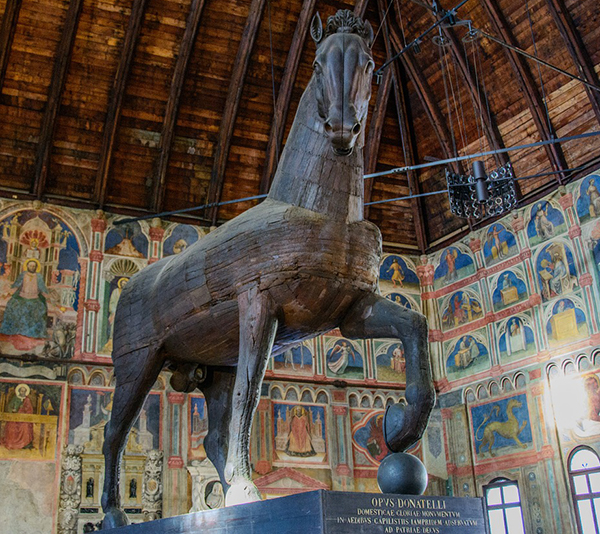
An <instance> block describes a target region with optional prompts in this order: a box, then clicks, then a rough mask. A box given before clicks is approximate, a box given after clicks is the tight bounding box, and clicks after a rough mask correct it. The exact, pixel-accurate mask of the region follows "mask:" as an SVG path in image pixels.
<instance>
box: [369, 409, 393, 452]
mask: <svg viewBox="0 0 600 534" xmlns="http://www.w3.org/2000/svg"><path fill="white" fill-rule="evenodd" d="M369 430H370V435H369V438H368V439H367V450H368V451H369V453H370V454H371V456H372V457H373V458H375V460H377V461H378V462H380V461H381V460H383V459H384V458H385V457H386V456H387V455H388V452H389V451H388V448H387V445H386V444H385V438H384V436H383V415H378V416H376V417H375V418H374V419H372V420H371V421H370V423H369Z"/></svg>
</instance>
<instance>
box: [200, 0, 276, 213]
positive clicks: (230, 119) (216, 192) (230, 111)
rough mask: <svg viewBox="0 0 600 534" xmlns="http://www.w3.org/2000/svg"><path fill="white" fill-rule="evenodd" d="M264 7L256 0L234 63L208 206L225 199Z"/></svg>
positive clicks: (215, 211)
mask: <svg viewBox="0 0 600 534" xmlns="http://www.w3.org/2000/svg"><path fill="white" fill-rule="evenodd" d="M264 7H265V0H252V3H251V4H250V11H249V14H248V18H247V20H246V26H245V27H244V32H243V34H242V39H241V41H240V45H239V47H238V51H237V55H236V58H235V63H234V64H233V72H232V74H231V80H230V82H229V90H228V93H227V100H226V101H225V109H224V111H223V116H222V118H221V127H220V128H219V137H218V140H217V145H216V147H215V156H214V162H213V168H212V172H211V176H210V184H209V188H208V202H207V203H208V204H215V203H218V202H219V201H220V200H221V193H222V192H223V183H224V182H225V168H226V167H227V159H228V157H229V149H230V148H231V136H232V134H233V128H234V126H235V119H236V116H237V111H238V108H239V105H240V100H241V98H242V90H243V88H244V78H245V77H246V71H247V70H248V64H249V62H250V55H251V53H252V48H253V46H254V41H255V40H256V36H257V34H258V29H259V26H260V21H261V19H262V14H263V10H264ZM209 213H210V216H209V218H210V219H211V220H212V222H213V225H214V224H216V222H217V216H218V213H219V207H218V206H213V207H212V208H210V212H209Z"/></svg>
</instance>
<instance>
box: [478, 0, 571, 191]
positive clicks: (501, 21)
mask: <svg viewBox="0 0 600 534" xmlns="http://www.w3.org/2000/svg"><path fill="white" fill-rule="evenodd" d="M481 5H482V6H483V8H484V9H485V11H486V12H487V14H488V17H489V19H490V21H491V23H492V26H493V27H494V29H495V30H496V32H497V33H498V34H499V35H500V36H501V37H502V39H503V40H504V41H506V42H507V43H508V44H510V45H512V46H514V47H518V46H519V43H518V42H517V40H516V38H515V36H514V33H513V31H512V29H511V28H510V26H509V24H508V22H507V20H506V18H505V16H504V14H503V13H502V11H501V10H500V7H499V6H498V3H497V1H496V0H481ZM504 52H505V53H506V57H507V58H508V61H509V63H510V65H511V67H512V69H513V72H514V74H515V77H516V79H517V83H518V84H519V87H520V89H521V92H522V93H523V96H524V97H525V100H526V102H527V105H528V107H529V111H530V112H531V116H532V118H533V122H534V123H535V126H536V128H537V130H538V133H539V134H540V138H541V140H542V141H548V140H550V139H551V138H553V137H556V135H555V132H554V128H553V127H552V124H551V123H550V122H549V119H547V117H546V108H545V106H544V102H543V100H542V98H541V96H540V93H539V91H538V88H537V86H536V84H535V81H534V78H533V75H532V73H531V70H530V68H529V65H527V63H526V61H525V59H524V58H523V56H521V55H520V54H517V53H516V52H514V51H513V50H509V49H507V48H504ZM544 148H545V150H546V154H547V156H548V159H549V160H550V164H551V165H552V168H553V169H554V170H555V171H564V170H565V169H568V168H569V166H568V165H567V162H566V160H565V156H564V154H563V152H562V148H561V147H560V145H557V144H551V145H546V146H545V147H544ZM556 177H557V181H558V183H562V182H563V181H564V179H565V175H564V173H562V172H560V173H558V174H557V175H556Z"/></svg>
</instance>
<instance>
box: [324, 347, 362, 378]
mask: <svg viewBox="0 0 600 534" xmlns="http://www.w3.org/2000/svg"><path fill="white" fill-rule="evenodd" d="M350 358H352V362H353V363H354V361H355V357H354V352H353V351H352V348H351V347H349V346H348V342H346V341H342V342H341V343H340V344H339V345H336V346H335V347H334V348H333V350H332V351H331V353H330V354H329V357H328V358H327V367H329V370H330V371H331V372H332V373H335V374H336V375H341V374H344V371H345V370H346V367H348V363H349V362H350Z"/></svg>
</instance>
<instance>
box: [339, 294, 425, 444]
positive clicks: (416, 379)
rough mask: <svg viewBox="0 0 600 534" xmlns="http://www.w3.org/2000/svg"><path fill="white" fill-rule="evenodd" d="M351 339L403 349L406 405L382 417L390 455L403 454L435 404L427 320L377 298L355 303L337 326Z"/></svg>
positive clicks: (419, 432)
mask: <svg viewBox="0 0 600 534" xmlns="http://www.w3.org/2000/svg"><path fill="white" fill-rule="evenodd" d="M340 330H341V332H342V335H343V336H344V337H348V338H351V339H367V338H394V339H400V340H401V341H402V344H403V345H404V357H405V359H406V393H405V395H406V402H407V404H406V405H404V404H395V405H393V406H392V407H391V408H390V409H389V410H388V412H387V413H386V417H385V423H384V424H385V440H386V443H387V445H388V447H389V448H390V450H392V451H393V452H404V451H405V450H407V449H408V448H410V447H411V446H412V445H413V444H414V443H415V442H417V441H418V440H419V439H421V436H422V435H423V432H424V431H425V427H426V426H427V421H428V420H429V414H430V413H431V409H432V408H433V405H434V404H435V389H434V387H433V379H432V376H431V364H430V362H429V350H428V345H427V343H428V334H427V319H426V318H425V316H424V315H421V314H420V313H417V312H414V311H412V310H409V309H407V308H404V307H402V306H398V305H397V304H394V303H393V302H391V301H389V300H387V299H385V298H383V297H381V296H380V295H375V294H368V295H365V296H364V297H362V298H361V299H359V300H358V301H357V302H356V304H355V305H354V306H353V307H352V308H351V310H350V312H349V313H348V315H347V316H346V317H345V319H344V321H343V322H342V324H341V325H340Z"/></svg>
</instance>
